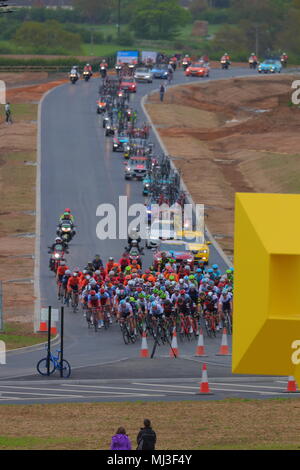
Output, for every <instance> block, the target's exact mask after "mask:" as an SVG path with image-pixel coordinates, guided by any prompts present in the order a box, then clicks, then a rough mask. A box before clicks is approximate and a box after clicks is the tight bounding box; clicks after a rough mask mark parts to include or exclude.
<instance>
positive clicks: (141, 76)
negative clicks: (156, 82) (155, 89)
mask: <svg viewBox="0 0 300 470" xmlns="http://www.w3.org/2000/svg"><path fill="white" fill-rule="evenodd" d="M134 78H135V79H136V81H137V82H147V83H152V82H153V74H152V73H151V71H150V70H148V69H147V68H146V67H145V68H138V69H136V71H135V72H134Z"/></svg>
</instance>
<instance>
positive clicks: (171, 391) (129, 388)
mask: <svg viewBox="0 0 300 470" xmlns="http://www.w3.org/2000/svg"><path fill="white" fill-rule="evenodd" d="M65 385H68V387H91V388H106V389H107V388H109V389H110V388H114V387H113V386H112V387H105V386H104V385H72V384H65ZM118 388H120V389H121V390H137V391H140V392H149V391H151V392H152V391H153V392H163V393H168V392H169V393H173V392H175V391H176V393H183V394H184V395H187V394H188V395H194V392H179V391H178V390H158V389H154V388H152V389H151V390H147V389H144V388H133V387H118ZM98 393H99V392H98Z"/></svg>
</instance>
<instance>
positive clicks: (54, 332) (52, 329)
mask: <svg viewBox="0 0 300 470" xmlns="http://www.w3.org/2000/svg"><path fill="white" fill-rule="evenodd" d="M50 334H51V335H55V336H56V335H57V328H56V326H51V329H50Z"/></svg>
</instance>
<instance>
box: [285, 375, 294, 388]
mask: <svg viewBox="0 0 300 470" xmlns="http://www.w3.org/2000/svg"><path fill="white" fill-rule="evenodd" d="M286 392H297V384H296V380H295V379H294V377H293V376H292V375H291V376H289V380H288V384H287V389H286Z"/></svg>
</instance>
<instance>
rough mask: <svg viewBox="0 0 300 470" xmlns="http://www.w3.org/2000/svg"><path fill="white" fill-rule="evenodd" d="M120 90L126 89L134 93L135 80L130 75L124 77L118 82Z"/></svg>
mask: <svg viewBox="0 0 300 470" xmlns="http://www.w3.org/2000/svg"><path fill="white" fill-rule="evenodd" d="M120 90H127V91H129V92H130V93H136V81H135V79H134V78H132V77H124V78H123V79H122V81H121V84H120Z"/></svg>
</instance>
